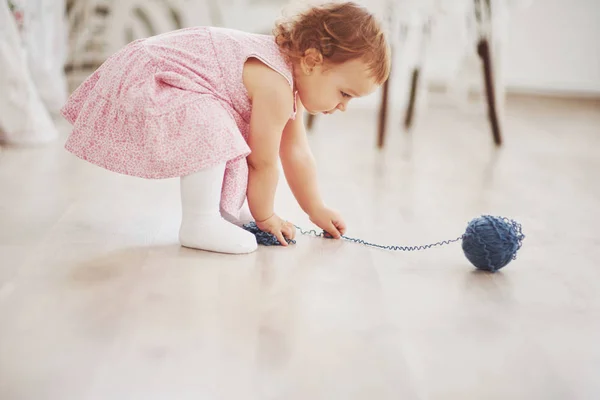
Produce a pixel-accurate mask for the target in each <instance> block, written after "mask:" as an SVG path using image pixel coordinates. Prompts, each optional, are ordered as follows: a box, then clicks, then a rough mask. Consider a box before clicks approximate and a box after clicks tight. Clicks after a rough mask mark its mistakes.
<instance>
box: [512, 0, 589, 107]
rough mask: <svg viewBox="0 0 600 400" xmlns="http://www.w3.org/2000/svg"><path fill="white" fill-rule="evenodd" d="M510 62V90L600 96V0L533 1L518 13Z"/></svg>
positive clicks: (515, 17)
mask: <svg viewBox="0 0 600 400" xmlns="http://www.w3.org/2000/svg"><path fill="white" fill-rule="evenodd" d="M506 62H507V64H506V79H507V84H508V86H509V88H511V89H514V90H518V91H542V92H558V93H561V92H567V93H569V94H570V93H575V94H579V93H583V94H594V95H599V96H600V0H571V1H568V0H535V1H534V2H533V3H532V4H531V5H530V7H529V8H527V9H524V10H520V11H519V12H517V13H515V14H514V16H513V17H512V18H511V26H510V40H509V43H508V48H507V60H506Z"/></svg>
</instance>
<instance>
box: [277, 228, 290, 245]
mask: <svg viewBox="0 0 600 400" xmlns="http://www.w3.org/2000/svg"><path fill="white" fill-rule="evenodd" d="M275 237H276V238H277V240H279V243H281V245H282V246H287V245H288V242H287V241H286V240H285V238H284V237H283V234H282V233H281V231H276V232H275Z"/></svg>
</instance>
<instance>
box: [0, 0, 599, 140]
mask: <svg viewBox="0 0 600 400" xmlns="http://www.w3.org/2000/svg"><path fill="white" fill-rule="evenodd" d="M1 3H2V4H1V5H0V7H1V8H2V14H1V16H2V23H1V24H0V26H1V28H0V29H1V32H2V53H1V56H2V59H1V62H0V83H1V84H2V85H1V87H2V91H3V95H2V100H1V101H2V103H0V104H1V106H0V112H1V114H0V130H1V131H2V137H3V141H5V142H9V143H10V142H13V143H39V142H46V141H49V140H53V138H55V137H56V132H55V130H54V129H53V127H52V122H53V121H54V122H56V120H57V118H58V110H59V108H60V106H61V105H62V104H63V103H64V101H65V99H66V96H67V95H68V93H69V92H70V91H72V90H73V89H74V88H75V87H77V85H78V84H80V83H81V82H82V80H83V79H85V77H87V76H88V75H89V74H90V73H91V72H92V71H93V70H95V69H96V68H97V67H98V66H100V65H101V64H102V62H103V61H104V60H105V59H106V58H107V57H108V56H109V55H110V54H112V53H113V52H115V51H116V50H117V49H119V48H121V47H122V46H124V45H125V44H127V43H128V42H131V41H132V40H135V39H138V38H143V37H148V36H152V35H156V34H159V33H162V32H166V31H170V30H174V29H179V28H184V27H188V26H194V25H213V26H223V27H228V28H234V29H241V30H246V31H250V32H257V33H264V34H269V33H270V32H271V30H272V28H273V25H274V21H275V20H276V19H277V18H278V17H279V16H281V15H282V13H286V12H287V13H289V12H293V11H294V9H295V8H297V7H298V6H304V5H306V4H307V3H310V1H301V0H300V1H298V0H292V1H287V0H219V1H217V0H144V1H142V0H122V1H114V0H112V1H111V0H66V1H65V0H27V1H26V0H2V1H1ZM360 3H362V4H364V5H365V6H367V7H369V8H370V9H371V10H373V12H375V13H376V14H378V15H379V16H380V17H381V19H382V21H383V22H384V24H385V26H386V29H387V30H388V32H389V35H390V41H391V43H392V46H393V51H394V63H393V66H394V69H393V75H392V77H391V79H390V81H389V82H388V85H387V86H386V87H385V88H382V90H381V91H379V92H377V93H375V94H373V95H372V96H370V97H369V98H365V99H359V100H358V101H356V102H355V104H354V106H355V107H361V108H368V109H372V110H374V111H376V112H379V114H380V121H379V136H380V142H381V141H383V138H382V137H383V135H385V132H384V131H387V129H388V128H387V127H389V126H390V124H389V123H388V124H387V125H385V124H386V121H388V122H389V120H390V119H392V123H393V124H394V125H393V126H396V122H398V121H400V122H402V120H404V127H405V128H410V126H411V125H412V123H413V121H414V120H415V119H416V116H418V115H422V113H423V112H425V110H426V109H427V106H428V104H429V101H428V99H429V97H428V94H430V93H440V92H441V93H443V94H444V96H443V97H442V98H443V99H444V101H446V102H447V103H449V104H452V105H454V106H456V107H457V112H458V113H460V112H469V111H473V110H485V109H488V110H490V107H492V103H494V104H493V110H491V111H492V112H493V114H495V115H494V118H496V119H498V121H499V122H498V123H497V124H496V125H499V124H500V123H501V121H502V117H503V107H504V103H505V97H506V93H512V92H515V93H526V94H536V95H540V94H541V95H546V96H547V95H549V96H559V97H563V96H567V97H600V46H599V45H598V37H600V2H598V1H595V0H574V1H572V2H566V1H562V0H546V1H529V0H527V1H518V0H454V1H448V0H438V1H433V0H423V1H415V0H412V1H411V0H362V1H360ZM482 41H485V42H486V45H487V49H488V51H487V53H486V54H487V56H486V57H485V58H486V59H487V62H486V60H485V59H484V56H483V55H482V54H481V49H480V47H479V45H480V44H481V43H482ZM478 50H479V51H478ZM486 65H487V66H488V71H489V73H488V74H487V81H486ZM486 82H487V83H486ZM486 84H487V85H488V86H487V91H486ZM492 86H493V89H490V88H491V87H492ZM490 90H493V92H490ZM383 91H387V93H385V94H384V93H382V92H383ZM486 99H487V102H486V101H485V100H486ZM388 107H390V109H391V110H392V111H393V112H386V111H387V109H388ZM382 109H385V110H382ZM382 113H383V114H384V115H381V114H382ZM458 115H460V114H458ZM58 119H60V118H58ZM384 120H386V121H384ZM396 120H398V121H396ZM312 122H313V121H309V123H311V124H312ZM490 122H491V121H490ZM382 125H383V126H382ZM374 129H375V128H374ZM490 130H495V131H498V132H496V134H497V135H501V132H500V130H501V127H499V126H496V127H494V126H490ZM498 140H500V139H499V138H497V141H498ZM380 145H381V143H380Z"/></svg>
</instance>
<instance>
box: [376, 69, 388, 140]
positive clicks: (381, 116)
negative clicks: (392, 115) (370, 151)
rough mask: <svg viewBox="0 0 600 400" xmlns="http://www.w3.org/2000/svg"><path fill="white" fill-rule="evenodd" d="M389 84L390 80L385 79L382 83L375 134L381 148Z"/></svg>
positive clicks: (383, 138)
mask: <svg viewBox="0 0 600 400" xmlns="http://www.w3.org/2000/svg"><path fill="white" fill-rule="evenodd" d="M389 86H390V80H389V79H388V80H386V81H385V83H384V84H383V93H382V95H381V104H380V106H379V127H378V134H377V147H378V148H380V149H381V148H383V145H384V144H385V133H386V132H385V130H386V123H387V109H388V91H389Z"/></svg>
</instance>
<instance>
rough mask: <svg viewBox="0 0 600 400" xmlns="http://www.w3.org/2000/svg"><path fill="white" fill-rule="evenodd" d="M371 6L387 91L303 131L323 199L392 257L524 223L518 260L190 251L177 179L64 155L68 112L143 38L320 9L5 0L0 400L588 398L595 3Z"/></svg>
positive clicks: (286, 201)
mask: <svg viewBox="0 0 600 400" xmlns="http://www.w3.org/2000/svg"><path fill="white" fill-rule="evenodd" d="M311 2H312V0H311ZM361 3H363V4H364V5H366V6H367V7H368V8H369V9H371V10H373V12H374V13H376V14H377V15H378V16H379V17H380V18H381V20H382V21H383V23H384V24H385V27H386V30H387V32H388V34H389V38H390V43H391V45H392V51H393V65H392V75H391V77H390V79H389V80H388V82H386V84H385V85H384V86H383V87H381V88H380V90H378V91H377V92H375V93H373V94H372V95H371V96H369V97H367V98H363V99H356V100H353V101H352V102H351V103H350V107H349V110H348V112H346V113H335V114H334V115H328V116H318V117H316V118H313V119H309V118H308V117H307V121H306V122H307V125H308V126H309V128H311V130H310V134H309V137H308V139H309V141H310V145H311V149H312V151H313V153H314V156H315V159H316V160H317V162H318V165H319V169H318V174H319V181H320V184H321V189H322V193H323V197H324V199H326V202H327V203H328V204H331V206H332V207H334V208H336V209H337V210H338V211H340V213H341V215H343V216H344V218H345V221H346V223H347V225H348V236H349V237H351V238H360V239H364V240H366V241H368V242H370V243H378V244H383V245H403V246H404V245H408V246H412V245H419V244H426V243H434V242H436V241H438V240H444V239H449V238H455V237H457V236H458V235H460V234H461V233H462V232H464V228H465V227H466V223H467V222H468V221H469V220H470V219H471V218H473V217H475V216H478V215H482V214H493V215H502V216H506V217H509V218H514V219H516V220H518V221H519V222H520V223H522V224H523V232H524V234H525V235H526V239H525V241H524V242H523V248H522V249H520V250H519V254H518V258H517V259H516V260H515V261H513V262H512V263H511V265H510V266H508V267H507V268H506V269H502V271H499V272H497V273H494V274H487V273H481V271H475V270H474V269H473V268H472V267H471V265H470V264H469V262H468V260H466V259H465V257H464V254H463V253H462V251H461V248H460V246H459V245H458V244H455V245H451V246H444V247H441V248H436V249H431V251H429V250H427V251H424V252H411V253H404V252H403V253H398V252H387V251H383V250H379V249H374V248H370V247H367V246H362V245H360V244H357V243H351V242H347V241H333V240H325V239H323V240H321V239H320V238H314V237H312V235H297V241H298V243H297V245H296V246H289V247H287V248H286V249H283V248H276V247H261V248H260V249H259V251H257V252H255V253H252V254H250V255H248V256H240V257H232V256H228V255H222V254H216V253H209V252H202V251H195V250H192V249H186V248H183V247H182V246H181V245H180V244H179V241H178V230H179V224H180V221H181V207H180V196H179V193H180V192H179V189H180V186H179V179H175V178H174V179H164V180H145V179H139V178H136V177H132V176H127V175H121V174H116V173H113V172H110V171H107V170H105V169H103V168H99V167H97V166H96V165H92V164H90V163H87V162H85V161H83V160H81V159H79V158H77V157H75V156H74V155H72V154H70V153H69V152H67V151H66V150H65V149H64V140H65V139H66V137H67V135H68V134H69V132H70V126H69V125H68V124H67V123H66V121H64V120H63V119H62V117H61V116H60V112H59V111H60V108H61V107H62V105H63V104H64V102H65V100H66V98H67V96H68V95H69V93H70V92H71V91H72V90H74V89H75V88H76V87H77V85H79V84H80V83H81V82H82V81H83V80H84V79H85V78H86V77H87V76H89V75H90V74H91V73H92V72H93V71H94V70H95V69H96V68H98V67H99V66H100V65H101V64H102V62H103V61H104V60H106V59H107V57H109V56H110V55H111V54H113V53H114V52H115V51H117V50H118V49H119V48H121V47H123V46H124V45H126V44H127V43H129V42H131V41H132V40H135V39H138V38H143V37H148V36H151V35H155V34H159V33H161V32H166V31H170V30H174V29H178V28H184V27H188V26H194V25H214V26H222V27H228V28H234V29H242V30H246V31H251V32H258V33H265V34H268V33H269V32H270V31H271V30H272V28H273V26H274V22H275V20H276V18H277V17H278V16H279V15H282V13H291V12H294V10H296V9H297V8H298V7H303V6H305V5H306V4H307V2H306V1H297V0H292V2H291V3H288V2H287V1H286V0H68V1H64V0H8V1H7V0H0V400H46V399H48V400H70V399H74V400H81V399H102V400H105V399H177V400H184V399H190V400H191V399H193V400H197V399H203V400H204V399H211V400H212V399H219V400H229V399H234V400H252V399H261V400H263V399H265V400H266V399H269V400H308V399H310V400H321V399H322V400H397V399H402V400H423V399H427V400H466V399H478V400H496V399H498V400H499V399H502V400H505V399H510V400H537V399H544V400H546V399H560V400H563V399H568V400H575V399H577V400H583V399H586V400H587V399H589V400H592V399H594V400H597V399H600V380H599V379H598V377H599V376H600V346H598V337H599V335H598V333H599V332H600V269H599V268H598V260H600V236H599V235H598V231H597V230H596V228H597V227H598V226H600V212H599V211H598V210H600V207H599V206H600V0H572V1H566V0H533V1H517V0H438V1H432V0H362V1H361ZM279 185H280V186H279V187H278V190H277V197H276V210H277V213H278V214H279V215H281V216H282V217H284V218H286V219H287V220H289V221H293V222H294V223H295V224H297V225H298V226H300V227H302V228H303V229H311V227H312V226H311V221H310V220H309V218H308V216H307V215H306V214H305V213H304V212H303V211H302V210H301V208H300V207H299V206H298V205H297V202H296V201H295V199H294V196H293V194H292V193H291V191H290V190H289V188H288V187H287V185H286V182H285V179H283V178H282V179H280V181H279Z"/></svg>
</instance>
